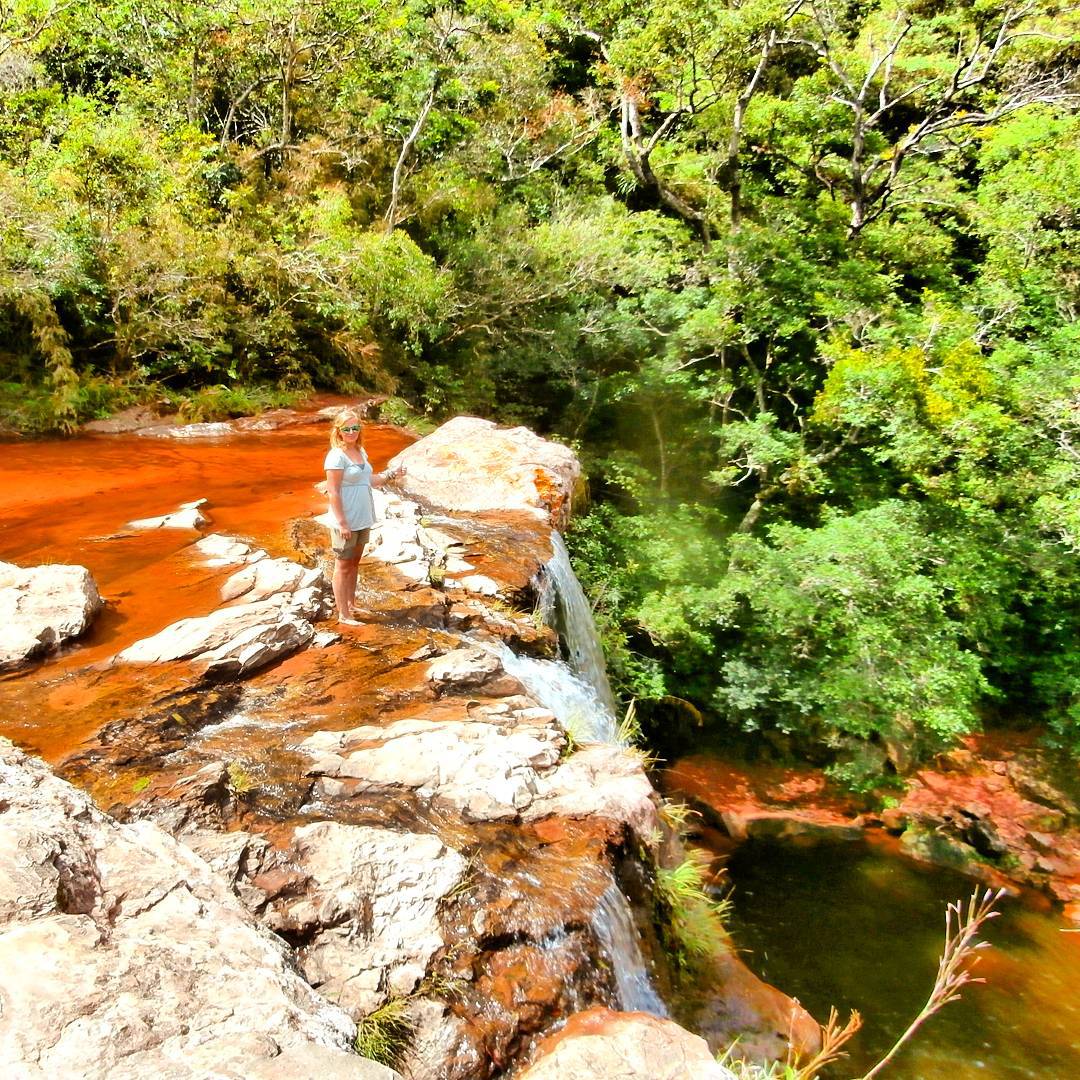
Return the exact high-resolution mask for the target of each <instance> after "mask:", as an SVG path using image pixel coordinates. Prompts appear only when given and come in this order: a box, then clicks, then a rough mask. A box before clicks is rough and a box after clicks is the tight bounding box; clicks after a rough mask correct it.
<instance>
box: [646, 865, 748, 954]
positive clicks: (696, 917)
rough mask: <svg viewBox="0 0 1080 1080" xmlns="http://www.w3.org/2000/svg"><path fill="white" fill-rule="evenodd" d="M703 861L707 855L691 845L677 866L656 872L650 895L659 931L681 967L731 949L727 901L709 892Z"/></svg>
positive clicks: (729, 906) (705, 866)
mask: <svg viewBox="0 0 1080 1080" xmlns="http://www.w3.org/2000/svg"><path fill="white" fill-rule="evenodd" d="M707 863H708V857H707V856H705V855H704V854H703V853H701V852H699V851H697V850H696V849H691V852H690V856H689V857H688V858H687V859H686V860H685V861H684V862H682V863H680V864H679V865H678V866H676V867H673V868H672V869H670V870H664V869H659V870H657V872H656V885H655V892H654V896H655V899H656V904H657V908H658V909H659V910H658V915H659V917H660V925H661V931H662V933H663V934H664V936H665V937H666V938H667V939H668V940H669V943H670V945H671V946H672V948H673V951H674V954H675V957H676V960H677V961H678V963H679V966H680V967H684V968H685V967H690V966H692V965H693V964H694V962H695V961H698V960H704V959H706V958H708V957H710V956H719V955H722V954H723V953H726V952H729V951H730V950H731V938H730V936H729V935H728V932H727V929H726V927H725V925H724V922H725V919H726V918H727V916H728V915H729V914H730V911H731V902H730V901H729V900H727V899H726V898H725V899H723V900H714V899H713V898H712V896H710V894H709V892H708V886H707Z"/></svg>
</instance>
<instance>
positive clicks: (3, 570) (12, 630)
mask: <svg viewBox="0 0 1080 1080" xmlns="http://www.w3.org/2000/svg"><path fill="white" fill-rule="evenodd" d="M101 607H102V599H101V596H100V595H99V594H98V590H97V585H96V584H95V583H94V579H93V577H92V576H91V574H90V571H89V570H87V569H86V567H85V566H59V565H57V566H51V565H50V566H33V567H29V568H25V569H24V568H23V567H21V566H15V565H14V564H12V563H5V562H0V671H4V670H7V669H9V668H13V667H17V666H18V665H20V664H23V663H26V662H27V661H28V660H33V659H34V658H35V657H37V656H40V655H41V654H43V653H47V652H51V651H52V650H54V649H56V648H57V647H58V646H59V645H60V644H62V643H63V642H64V641H67V640H68V639H69V638H74V637H78V636H79V634H81V633H83V632H84V631H85V630H86V629H87V627H88V626H89V625H90V621H91V620H92V619H93V617H94V616H95V615H96V614H97V613H98V611H100V610H101Z"/></svg>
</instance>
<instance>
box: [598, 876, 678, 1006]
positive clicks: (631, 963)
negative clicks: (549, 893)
mask: <svg viewBox="0 0 1080 1080" xmlns="http://www.w3.org/2000/svg"><path fill="white" fill-rule="evenodd" d="M592 925H593V930H594V931H595V933H596V936H597V939H598V940H599V942H600V948H601V950H602V951H603V953H604V955H605V956H606V957H607V958H608V960H609V961H610V962H611V967H612V970H613V971H614V972H615V982H616V985H617V986H618V990H619V1008H621V1009H622V1010H623V1011H624V1012H647V1013H652V1015H653V1016H662V1017H666V1016H668V1015H670V1014H669V1013H668V1010H667V1006H666V1005H665V1004H664V1003H663V1001H661V1000H660V995H659V994H657V992H656V989H655V988H654V987H653V984H652V979H651V977H650V976H649V971H648V968H646V966H645V958H644V957H643V956H642V955H641V945H640V943H639V941H638V933H637V928H636V927H635V926H634V917H633V915H632V914H631V913H630V905H629V904H628V903H627V902H626V897H625V896H623V894H622V890H621V889H620V888H619V886H618V885H617V884H616V883H615V881H614V880H613V881H612V882H611V884H610V885H609V886H608V887H607V888H606V889H605V890H604V895H603V896H601V897H600V902H599V903H598V904H597V905H596V914H595V915H594V916H593V923H592Z"/></svg>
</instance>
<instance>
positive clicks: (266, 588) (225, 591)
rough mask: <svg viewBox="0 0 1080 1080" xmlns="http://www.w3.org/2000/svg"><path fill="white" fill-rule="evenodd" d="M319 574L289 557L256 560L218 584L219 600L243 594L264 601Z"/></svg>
mask: <svg viewBox="0 0 1080 1080" xmlns="http://www.w3.org/2000/svg"><path fill="white" fill-rule="evenodd" d="M321 577H322V573H321V571H319V570H318V569H310V568H308V567H306V566H301V565H300V563H296V562H292V561H291V560H290V559H260V560H259V561H258V562H255V563H249V564H248V565H246V566H245V567H244V568H243V569H242V570H238V571H237V572H236V573H235V574H233V575H232V577H230V578H229V579H228V580H227V581H226V582H225V584H224V585H222V586H221V598H222V599H223V600H235V599H236V598H237V597H238V596H243V597H245V598H246V599H247V600H249V601H252V600H265V599H266V598H267V597H268V596H274V595H275V594H277V593H291V592H295V591H296V590H297V589H300V588H304V587H306V586H308V585H313V584H314V583H315V582H316V581H318V580H319V579H320V578H321Z"/></svg>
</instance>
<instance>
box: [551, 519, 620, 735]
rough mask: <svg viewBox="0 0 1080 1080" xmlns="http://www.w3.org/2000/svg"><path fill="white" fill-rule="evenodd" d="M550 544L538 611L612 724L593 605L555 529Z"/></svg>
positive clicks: (613, 710)
mask: <svg viewBox="0 0 1080 1080" xmlns="http://www.w3.org/2000/svg"><path fill="white" fill-rule="evenodd" d="M551 547H552V551H553V554H552V556H551V559H550V560H549V561H548V563H547V564H546V565H545V566H544V572H543V574H542V576H541V583H540V611H541V614H542V615H543V616H544V621H545V622H546V623H547V624H548V625H549V626H551V627H553V628H554V629H555V630H556V631H557V632H558V634H559V636H560V637H561V639H562V640H563V642H565V644H566V650H567V653H568V656H567V660H568V662H569V664H570V667H571V669H572V670H573V671H574V672H575V673H576V674H577V675H578V676H579V677H580V678H581V679H582V680H584V681H585V682H586V683H588V684H589V685H590V686H591V687H592V688H593V690H594V691H595V694H596V699H597V701H598V702H599V704H600V706H601V707H602V708H603V709H604V710H605V711H606V712H607V713H608V714H609V716H610V717H611V721H612V727H613V728H614V726H615V716H616V708H615V695H614V694H612V692H611V683H610V682H608V677H607V664H606V662H605V660H604V650H603V648H602V647H601V645H600V636H599V635H598V634H597V632H596V623H595V622H594V621H593V616H592V608H591V607H590V606H589V601H588V600H587V599H586V597H585V592H584V590H583V589H582V588H581V582H580V581H578V579H577V575H576V574H575V573H574V568H573V566H571V565H570V553H569V552H568V551H567V550H566V544H565V543H563V538H562V537H561V536H560V535H559V533H558V532H552V534H551ZM607 741H612V740H607Z"/></svg>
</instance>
